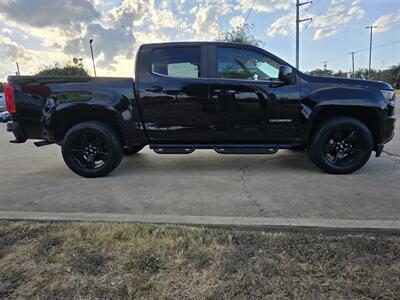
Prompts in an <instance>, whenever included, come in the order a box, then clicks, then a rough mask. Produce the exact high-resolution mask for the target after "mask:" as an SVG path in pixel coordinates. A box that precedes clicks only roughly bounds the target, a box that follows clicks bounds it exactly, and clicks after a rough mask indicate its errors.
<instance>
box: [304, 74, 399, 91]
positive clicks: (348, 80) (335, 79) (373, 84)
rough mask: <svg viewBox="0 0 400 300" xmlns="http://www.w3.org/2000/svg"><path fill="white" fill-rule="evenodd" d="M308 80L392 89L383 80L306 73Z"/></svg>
mask: <svg viewBox="0 0 400 300" xmlns="http://www.w3.org/2000/svg"><path fill="white" fill-rule="evenodd" d="M304 79H305V80H306V81H308V82H312V83H321V84H330V85H331V84H332V85H335V84H337V85H349V86H354V87H355V86H358V87H367V88H370V89H376V90H393V88H392V86H391V85H390V84H388V83H386V82H383V81H374V80H364V79H355V78H343V77H323V76H310V75H306V76H305V78H304Z"/></svg>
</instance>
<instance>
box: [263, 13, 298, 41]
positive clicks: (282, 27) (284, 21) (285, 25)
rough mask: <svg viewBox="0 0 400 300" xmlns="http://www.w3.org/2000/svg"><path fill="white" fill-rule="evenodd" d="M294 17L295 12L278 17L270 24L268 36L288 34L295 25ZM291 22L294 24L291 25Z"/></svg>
mask: <svg viewBox="0 0 400 300" xmlns="http://www.w3.org/2000/svg"><path fill="white" fill-rule="evenodd" d="M294 17H295V16H294V14H293V13H291V14H289V15H286V16H282V17H280V18H278V19H276V20H275V21H274V22H273V23H272V24H271V25H270V26H268V28H267V36H269V37H275V36H278V35H282V36H285V35H288V34H289V33H290V31H291V29H292V28H293V27H294V22H293V20H294ZM289 24H292V26H290V25H289Z"/></svg>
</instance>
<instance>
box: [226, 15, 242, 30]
mask: <svg viewBox="0 0 400 300" xmlns="http://www.w3.org/2000/svg"><path fill="white" fill-rule="evenodd" d="M244 23H245V19H244V18H243V17H242V16H235V17H233V18H231V19H230V20H229V25H230V26H231V28H237V27H241V26H243V24H244Z"/></svg>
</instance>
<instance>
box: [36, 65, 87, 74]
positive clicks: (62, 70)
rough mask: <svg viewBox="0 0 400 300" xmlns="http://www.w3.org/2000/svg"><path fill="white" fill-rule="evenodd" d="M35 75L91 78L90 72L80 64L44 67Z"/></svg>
mask: <svg viewBox="0 0 400 300" xmlns="http://www.w3.org/2000/svg"><path fill="white" fill-rule="evenodd" d="M35 75H45V76H57V75H60V76H90V75H89V72H88V71H87V70H86V69H85V68H84V67H83V66H82V64H81V63H79V62H78V63H75V64H71V63H69V62H66V63H64V65H61V64H60V63H54V64H53V65H47V66H43V67H41V68H40V69H39V71H38V72H37V73H36V74H35Z"/></svg>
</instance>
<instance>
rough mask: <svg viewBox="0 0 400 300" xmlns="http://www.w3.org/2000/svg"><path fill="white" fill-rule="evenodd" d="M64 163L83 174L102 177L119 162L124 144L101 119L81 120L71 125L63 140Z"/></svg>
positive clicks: (84, 175)
mask: <svg viewBox="0 0 400 300" xmlns="http://www.w3.org/2000/svg"><path fill="white" fill-rule="evenodd" d="M62 155H63V158H64V161H65V163H66V164H67V166H68V167H69V168H70V169H71V170H72V171H73V172H75V173H76V174H78V175H81V176H83V177H101V176H104V175H107V174H108V173H110V172H112V171H113V170H114V169H115V168H116V167H117V166H118V165H119V163H120V162H121V160H122V156H123V147H122V145H121V141H120V139H119V136H118V134H117V133H116V132H115V131H114V130H113V129H112V128H111V127H109V126H108V125H106V124H103V123H100V122H94V121H93V122H83V123H80V124H77V125H75V126H74V127H72V128H71V129H70V130H69V131H68V132H67V134H66V135H65V138H64V140H63V143H62Z"/></svg>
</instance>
